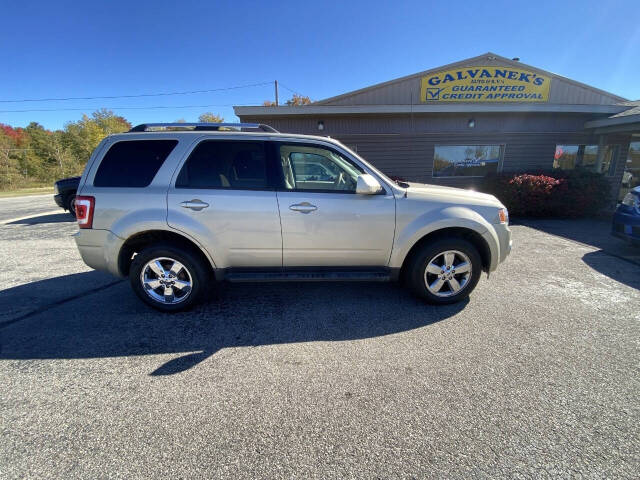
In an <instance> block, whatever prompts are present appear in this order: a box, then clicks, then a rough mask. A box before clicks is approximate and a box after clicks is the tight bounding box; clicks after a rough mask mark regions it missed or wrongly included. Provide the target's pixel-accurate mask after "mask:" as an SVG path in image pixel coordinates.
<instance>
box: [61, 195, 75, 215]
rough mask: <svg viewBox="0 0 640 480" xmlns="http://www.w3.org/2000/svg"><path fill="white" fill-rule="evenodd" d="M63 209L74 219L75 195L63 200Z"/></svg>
mask: <svg viewBox="0 0 640 480" xmlns="http://www.w3.org/2000/svg"><path fill="white" fill-rule="evenodd" d="M64 208H65V210H67V211H68V212H69V213H70V214H71V215H72V216H73V218H76V195H75V193H74V194H71V195H69V196H68V197H67V198H65V199H64Z"/></svg>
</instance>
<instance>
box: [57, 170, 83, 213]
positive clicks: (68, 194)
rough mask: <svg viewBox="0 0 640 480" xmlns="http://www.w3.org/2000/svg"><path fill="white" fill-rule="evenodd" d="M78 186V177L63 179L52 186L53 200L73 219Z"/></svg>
mask: <svg viewBox="0 0 640 480" xmlns="http://www.w3.org/2000/svg"><path fill="white" fill-rule="evenodd" d="M79 184H80V177H70V178H63V179H61V180H58V181H57V182H56V183H54V184H53V200H54V201H55V202H56V204H57V205H58V206H59V207H62V208H64V209H65V210H68V211H69V213H70V214H71V215H73V216H74V217H75V216H76V192H77V191H78V185H79Z"/></svg>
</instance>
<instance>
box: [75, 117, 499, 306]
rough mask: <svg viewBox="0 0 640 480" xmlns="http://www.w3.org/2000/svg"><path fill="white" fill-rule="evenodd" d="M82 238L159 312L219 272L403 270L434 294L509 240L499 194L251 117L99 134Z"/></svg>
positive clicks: (492, 262)
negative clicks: (397, 175)
mask: <svg viewBox="0 0 640 480" xmlns="http://www.w3.org/2000/svg"><path fill="white" fill-rule="evenodd" d="M76 213H77V219H78V225H79V227H80V229H79V231H78V233H76V235H75V240H76V244H77V245H78V249H79V250H80V254H81V255H82V259H83V260H84V262H85V263H86V264H87V265H89V266H90V267H92V268H95V269H97V270H104V271H108V272H110V273H112V274H114V275H117V276H120V277H126V276H128V277H129V279H130V281H131V286H132V287H133V290H134V291H135V292H136V293H137V295H138V296H139V297H140V298H141V299H142V300H143V301H144V302H146V303H148V304H149V305H151V306H152V307H155V308H157V309H159V310H162V311H177V310H183V309H185V308H187V307H190V306H192V305H193V304H195V303H196V302H198V301H199V300H201V299H202V298H203V297H204V295H205V294H206V292H207V291H208V290H209V288H210V287H211V286H212V285H215V282H216V281H221V280H228V281H233V282H255V281H262V280H272V281H279V280H293V281H309V280H365V281H385V280H397V279H402V280H403V281H405V282H406V284H407V285H408V286H409V287H410V288H411V289H412V290H413V291H414V292H415V293H416V294H417V295H418V296H420V297H422V298H424V299H425V300H427V301H428V302H430V303H435V304H446V303H453V302H457V301H460V300H462V299H464V298H466V297H468V296H469V294H470V293H471V291H472V290H473V289H474V287H475V286H476V284H477V283H478V280H479V279H480V275H481V273H482V271H485V272H487V273H488V272H490V271H493V270H495V269H496V267H497V266H498V264H499V263H500V262H502V261H504V260H505V258H506V257H507V255H508V254H509V252H510V250H511V233H510V231H509V228H508V217H507V210H506V209H505V208H504V206H503V205H502V204H501V203H500V202H499V201H498V200H497V199H496V198H495V197H493V196H491V195H485V194H482V193H477V192H473V191H470V190H461V189H457V188H449V187H441V186H435V185H420V184H413V183H412V184H408V183H403V182H394V181H392V180H390V179H389V178H388V177H387V176H385V175H384V174H383V173H381V172H380V171H378V170H376V169H375V168H374V167H372V166H371V165H369V164H368V163H367V162H366V161H364V160H363V159H362V158H360V157H359V156H358V155H357V154H356V153H355V152H353V151H351V150H350V149H349V148H347V147H346V146H344V145H342V144H341V143H340V142H338V141H336V140H332V139H330V138H326V137H314V136H307V135H289V134H281V133H278V132H277V131H275V130H274V129H273V128H271V127H268V126H266V125H259V124H145V125H139V126H137V127H134V128H133V129H131V131H129V132H127V133H123V134H118V135H111V136H109V137H107V138H106V139H105V140H103V141H102V143H100V145H98V147H97V148H96V150H95V151H94V152H93V155H92V156H91V159H90V160H89V162H88V164H87V166H86V168H85V171H84V173H83V175H82V178H81V180H80V185H79V188H78V196H77V197H76Z"/></svg>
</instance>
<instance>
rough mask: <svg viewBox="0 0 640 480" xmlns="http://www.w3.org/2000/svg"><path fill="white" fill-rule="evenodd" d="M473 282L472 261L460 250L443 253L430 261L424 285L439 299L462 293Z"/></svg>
mask: <svg viewBox="0 0 640 480" xmlns="http://www.w3.org/2000/svg"><path fill="white" fill-rule="evenodd" d="M469 280H471V260H469V257H468V256H467V255H465V254H464V253H462V252H461V251H459V250H447V251H445V252H441V253H439V254H437V255H436V256H435V257H433V258H432V259H431V260H429V263H427V268H426V269H425V271H424V283H425V285H426V286H427V289H428V290H429V292H431V293H432V294H433V295H435V296H437V297H451V296H453V295H456V294H457V293H459V292H460V291H462V290H463V289H464V288H465V287H466V286H467V284H468V283H469Z"/></svg>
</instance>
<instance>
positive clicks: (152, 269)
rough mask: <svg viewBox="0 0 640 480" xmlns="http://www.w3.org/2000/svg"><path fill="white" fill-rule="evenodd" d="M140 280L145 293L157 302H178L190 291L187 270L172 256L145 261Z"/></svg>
mask: <svg viewBox="0 0 640 480" xmlns="http://www.w3.org/2000/svg"><path fill="white" fill-rule="evenodd" d="M140 281H141V282H142V288H144V291H145V292H146V293H147V295H149V296H150V297H151V298H152V299H154V300H155V301H156V302H159V303H164V304H175V303H180V302H183V301H184V300H186V299H187V298H188V297H189V294H190V293H191V285H192V280H191V274H190V273H189V270H187V268H186V267H185V266H184V265H183V264H182V263H180V262H178V261H177V260H174V259H173V258H167V257H159V258H154V259H153V260H150V261H149V262H147V264H146V265H145V266H144V267H143V269H142V272H141V273H140Z"/></svg>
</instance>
